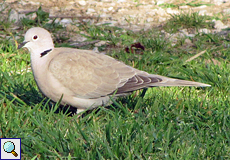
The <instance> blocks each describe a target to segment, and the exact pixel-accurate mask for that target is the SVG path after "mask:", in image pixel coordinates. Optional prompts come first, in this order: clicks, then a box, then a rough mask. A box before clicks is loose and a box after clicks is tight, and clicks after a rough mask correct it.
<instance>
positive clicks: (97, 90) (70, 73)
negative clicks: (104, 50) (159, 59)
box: [49, 48, 159, 98]
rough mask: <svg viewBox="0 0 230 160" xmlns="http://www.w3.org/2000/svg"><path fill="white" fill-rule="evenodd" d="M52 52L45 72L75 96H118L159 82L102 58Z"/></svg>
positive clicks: (83, 53)
mask: <svg viewBox="0 0 230 160" xmlns="http://www.w3.org/2000/svg"><path fill="white" fill-rule="evenodd" d="M55 50H56V52H58V54H57V55H56V56H55V57H54V58H53V59H52V60H51V61H50V64H49V71H50V72H51V73H52V74H53V76H54V77H55V78H56V79H58V81H59V82H60V83H61V84H62V85H63V86H65V87H66V88H68V89H69V90H71V91H72V92H73V93H74V94H75V96H78V97H82V98H98V97H103V96H107V95H111V94H113V93H114V92H115V93H116V94H122V93H126V92H130V91H134V90H137V89H140V88H143V87H146V86H147V84H148V83H152V82H153V81H156V82H159V79H158V78H148V77H146V76H148V75H149V74H148V73H146V72H143V71H139V70H137V69H135V68H132V67H130V66H127V65H126V64H124V63H122V62H120V61H117V60H115V59H114V58H112V57H109V56H106V55H102V54H97V53H94V52H92V51H88V50H78V49H69V48H56V49H55ZM57 50H59V51H57Z"/></svg>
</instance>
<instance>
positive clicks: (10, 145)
mask: <svg viewBox="0 0 230 160" xmlns="http://www.w3.org/2000/svg"><path fill="white" fill-rule="evenodd" d="M3 149H4V151H5V152H7V153H12V154H13V155H14V156H15V157H17V156H18V154H17V153H16V152H15V151H14V150H15V145H14V143H13V142H11V141H7V142H5V143H4V145H3Z"/></svg>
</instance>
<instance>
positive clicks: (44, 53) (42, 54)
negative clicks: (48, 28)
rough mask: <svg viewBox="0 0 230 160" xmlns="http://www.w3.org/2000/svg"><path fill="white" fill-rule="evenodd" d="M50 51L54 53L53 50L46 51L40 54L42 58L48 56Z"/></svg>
mask: <svg viewBox="0 0 230 160" xmlns="http://www.w3.org/2000/svg"><path fill="white" fill-rule="evenodd" d="M50 51H52V49H48V50H45V51H44V52H42V53H41V54H40V55H41V57H43V56H44V55H46V54H47V53H49V52H50Z"/></svg>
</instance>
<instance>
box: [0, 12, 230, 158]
mask: <svg viewBox="0 0 230 160" xmlns="http://www.w3.org/2000/svg"><path fill="white" fill-rule="evenodd" d="M40 13H41V12H40ZM194 15H195V16H193V15H192V14H191V16H189V14H184V17H183V15H181V16H180V18H178V17H177V16H175V15H174V16H172V19H171V20H170V21H168V23H166V24H164V26H163V27H153V28H152V29H150V30H148V31H140V32H137V33H134V32H132V31H128V30H124V29H121V28H119V27H110V26H108V25H102V26H93V25H90V24H87V23H82V24H80V25H79V27H78V28H79V32H78V34H80V35H81V36H84V37H86V38H87V41H88V42H91V41H94V40H100V41H107V43H106V44H104V45H102V46H99V47H98V49H99V51H100V52H104V51H106V53H107V54H108V55H110V56H112V57H114V58H116V59H118V60H120V61H123V62H125V63H126V64H128V65H131V66H133V67H135V68H138V69H140V70H144V71H147V72H149V73H154V74H160V75H163V76H168V77H173V78H180V79H185V80H194V81H198V82H202V83H207V84H210V85H212V87H208V88H201V87H156V88H151V89H148V91H147V92H146V94H145V96H144V97H142V96H140V93H139V92H136V93H133V94H132V95H130V96H128V97H126V98H120V99H118V100H116V101H114V103H113V104H112V105H111V106H108V107H99V108H98V109H95V110H92V111H91V112H88V113H84V114H83V115H82V116H81V115H70V113H69V111H68V110H66V109H60V107H59V105H58V103H57V104H55V103H51V102H50V101H49V99H47V98H45V97H43V96H42V94H41V93H40V92H39V90H38V88H37V86H36V83H35V81H34V79H33V74H32V71H31V69H30V55H29V54H28V51H27V50H23V49H22V50H17V44H18V43H20V42H22V41H23V34H24V33H25V32H26V30H27V29H29V28H30V27H32V26H41V27H44V28H46V29H48V30H49V31H50V32H52V33H54V34H53V36H54V42H55V45H56V46H67V47H73V46H70V45H69V42H68V39H69V36H70V35H71V34H65V35H63V34H62V33H63V32H66V28H65V27H62V26H61V25H59V24H55V23H48V21H47V17H46V16H45V14H42V15H39V14H37V16H38V19H39V23H37V21H36V19H35V20H29V19H26V18H25V19H23V20H22V21H21V23H20V24H19V25H18V26H19V27H18V28H17V29H16V30H15V29H13V28H14V25H15V24H13V23H12V22H9V21H8V20H4V21H1V22H0V28H1V29H0V34H1V36H0V56H1V59H0V65H1V71H0V76H1V77H0V84H1V85H0V115H1V119H0V137H1V138H21V142H22V146H21V151H22V158H23V159H229V158H230V144H229V143H230V129H229V126H230V107H229V106H230V98H229V95H230V91H229V85H230V79H229V78H230V65H229V60H230V56H229V53H230V48H229V39H230V35H229V34H224V35H219V33H216V34H204V33H200V32H196V34H195V36H194V37H182V38H177V41H176V42H175V41H174V42H172V41H171V39H170V38H168V37H166V36H165V35H163V34H162V32H161V31H162V30H163V29H165V30H167V31H168V32H169V33H170V30H171V31H173V32H172V34H174V33H175V30H177V29H178V28H180V29H181V27H184V28H188V29H194V30H197V31H198V29H199V28H202V27H204V26H205V27H210V25H211V24H210V22H207V24H205V23H206V20H208V18H210V17H205V16H200V15H198V14H194ZM193 17H196V19H198V20H199V22H202V25H201V24H200V23H199V24H198V25H196V23H191V24H190V25H188V24H187V25H184V24H183V23H182V22H181V23H180V21H185V20H186V19H189V18H190V20H192V18H193ZM204 18H206V19H204ZM175 24H179V25H181V26H178V25H175ZM173 27H175V28H176V29H175V28H174V29H172V28H173ZM210 28H211V27H210ZM74 34H76V31H73V35H74ZM170 34H171V33H170ZM15 37H19V38H18V39H17V41H16V40H15V39H14V38H15ZM186 39H189V40H190V42H191V43H189V44H188V43H186ZM137 42H139V43H140V44H141V45H142V46H143V47H144V50H143V48H142V49H141V48H140V47H136V49H134V51H133V52H131V49H130V46H131V45H133V44H135V43H137ZM127 47H128V48H127ZM80 48H82V49H93V48H94V44H91V43H89V44H88V45H84V46H81V47H80ZM126 48H127V49H126ZM202 51H204V53H203V54H202V55H200V56H198V57H197V58H195V59H193V60H191V61H190V60H189V59H190V58H191V57H193V56H194V55H196V54H198V53H200V52H202ZM186 60H189V61H186ZM140 92H141V91H140Z"/></svg>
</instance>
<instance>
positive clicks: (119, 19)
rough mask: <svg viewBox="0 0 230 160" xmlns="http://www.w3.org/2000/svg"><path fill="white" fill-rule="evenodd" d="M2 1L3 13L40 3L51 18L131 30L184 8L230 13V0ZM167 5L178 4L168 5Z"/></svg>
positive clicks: (34, 7) (156, 22)
mask: <svg viewBox="0 0 230 160" xmlns="http://www.w3.org/2000/svg"><path fill="white" fill-rule="evenodd" d="M185 2H186V3H185ZM223 2H225V3H223ZM3 3H4V5H3V6H2V8H4V7H7V9H6V10H5V12H3V14H5V15H4V16H7V15H6V14H7V11H9V9H13V10H15V11H16V12H17V13H18V14H19V15H20V14H25V13H29V12H31V11H35V10H37V9H38V8H39V6H40V5H41V6H42V9H43V10H44V11H46V12H48V13H49V14H50V15H49V16H50V18H54V17H59V18H71V19H79V20H83V21H90V22H91V23H95V24H99V23H106V22H109V23H112V24H113V25H114V26H120V27H124V28H129V29H132V30H139V29H143V28H144V29H148V28H149V27H152V26H155V25H160V24H161V23H164V22H165V21H167V19H169V18H170V14H178V13H180V12H184V11H199V12H200V14H206V15H210V16H214V17H215V16H216V15H225V16H226V15H230V0H226V1H223V0H203V1H197V2H194V1H192V0H188V1H183V0H162V1H160V0H158V1H156V0H155V1H151V0H142V1H138V0H5V2H2V4H3ZM0 4H1V2H0ZM164 4H165V5H164ZM166 4H167V5H169V4H173V5H177V6H178V7H172V8H167V7H165V6H166ZM196 4H198V5H196ZM202 4H203V5H202ZM168 7H170V6H168ZM0 9H1V8H0ZM225 23H229V21H226V22H225ZM226 25H228V24H226Z"/></svg>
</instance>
